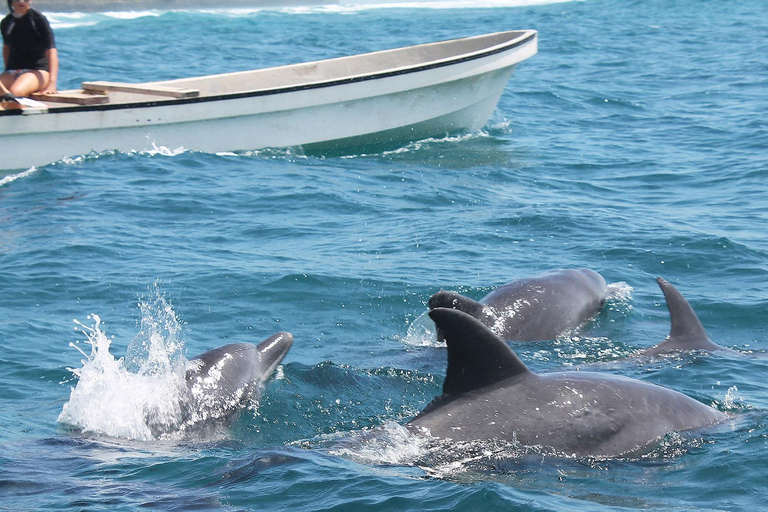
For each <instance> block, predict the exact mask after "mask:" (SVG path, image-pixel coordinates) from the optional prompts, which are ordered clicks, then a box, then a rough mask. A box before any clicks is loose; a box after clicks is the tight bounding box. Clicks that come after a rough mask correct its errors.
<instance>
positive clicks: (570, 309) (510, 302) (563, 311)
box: [429, 268, 608, 341]
mask: <svg viewBox="0 0 768 512" xmlns="http://www.w3.org/2000/svg"><path fill="white" fill-rule="evenodd" d="M607 295H608V292H607V291H606V286H605V279H603V276H601V275H600V274H598V273H597V272H595V271H594V270H590V269H587V268H581V269H567V270H553V271H550V272H546V273H543V274H538V275H535V276H533V277H528V278H525V279H520V280H517V281H513V282H511V283H507V284H505V285H503V286H501V287H499V288H497V289H496V290H494V291H492V292H491V293H489V294H488V295H486V296H485V297H483V298H482V299H480V300H479V301H474V300H472V299H470V298H468V297H465V296H463V295H460V294H458V293H455V292H449V291H439V292H437V293H436V294H434V295H433V296H432V297H431V298H430V299H429V309H436V308H452V309H458V310H461V311H463V312H465V313H467V314H469V315H472V316H473V317H475V318H477V319H478V320H480V321H481V322H482V323H484V324H485V325H487V326H488V327H490V328H491V330H492V331H493V332H495V333H496V334H498V335H499V336H501V337H502V338H503V339H505V340H508V341H540V340H551V339H554V338H556V337H557V336H559V335H560V334H562V333H563V332H564V331H567V330H569V329H575V328H577V327H579V326H580V325H582V324H583V323H584V322H586V321H587V320H589V319H590V318H592V317H593V316H595V315H596V314H597V313H598V312H599V311H600V309H601V308H602V307H603V305H604V304H605V300H606V297H607ZM437 337H438V340H439V341H444V338H443V336H442V335H441V332H440V329H439V327H438V331H437Z"/></svg>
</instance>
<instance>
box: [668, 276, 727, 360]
mask: <svg viewBox="0 0 768 512" xmlns="http://www.w3.org/2000/svg"><path fill="white" fill-rule="evenodd" d="M656 282H657V283H659V288H661V291H662V292H663V293H664V299H665V300H666V301H667V308H668V309H669V318H670V321H671V324H672V326H671V328H670V330H669V336H667V339H666V340H665V341H664V342H663V343H662V344H661V345H660V348H663V346H664V345H669V346H674V348H676V349H678V350H680V349H685V350H696V349H703V350H713V349H716V348H719V347H718V346H717V345H715V344H714V343H713V342H712V341H711V340H710V339H709V336H707V331H705V330H704V326H703V325H701V321H699V317H697V316H696V313H695V312H694V311H693V308H692V307H691V305H690V304H689V303H688V301H687V300H686V299H685V297H683V294H682V293H680V292H679V291H678V290H677V288H675V287H674V286H672V285H671V284H670V283H669V282H668V281H667V280H666V279H664V278H663V277H657V278H656Z"/></svg>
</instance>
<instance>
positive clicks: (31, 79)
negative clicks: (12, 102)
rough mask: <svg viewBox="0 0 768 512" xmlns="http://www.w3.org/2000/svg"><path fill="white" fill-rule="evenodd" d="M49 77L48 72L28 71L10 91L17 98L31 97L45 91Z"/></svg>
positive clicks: (39, 70) (14, 83)
mask: <svg viewBox="0 0 768 512" xmlns="http://www.w3.org/2000/svg"><path fill="white" fill-rule="evenodd" d="M48 77H49V75H48V72H47V71H43V70H41V69H36V70H34V71H28V72H27V73H23V74H22V75H20V76H19V77H18V78H17V79H16V81H15V82H13V84H12V85H11V86H10V87H9V89H10V91H11V94H14V95H16V96H29V95H30V94H32V93H34V92H37V91H40V90H42V89H44V88H45V86H46V85H48Z"/></svg>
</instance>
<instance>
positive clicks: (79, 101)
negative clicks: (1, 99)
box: [32, 91, 109, 105]
mask: <svg viewBox="0 0 768 512" xmlns="http://www.w3.org/2000/svg"><path fill="white" fill-rule="evenodd" d="M32 99H35V100H38V101H50V102H54V103H74V104H75V105H101V104H103V103H109V96H107V95H106V94H91V93H86V92H73V91H65V92H60V93H57V94H44V93H35V94H33V95H32Z"/></svg>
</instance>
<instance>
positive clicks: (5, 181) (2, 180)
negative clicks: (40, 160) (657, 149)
mask: <svg viewBox="0 0 768 512" xmlns="http://www.w3.org/2000/svg"><path fill="white" fill-rule="evenodd" d="M35 171H37V167H31V168H29V169H27V170H26V171H23V172H20V173H17V174H9V175H8V176H3V177H2V178H0V187H2V186H3V185H7V184H8V183H11V182H13V181H16V180H18V179H20V178H26V177H27V176H29V175H31V174H33V173H34V172H35Z"/></svg>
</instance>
